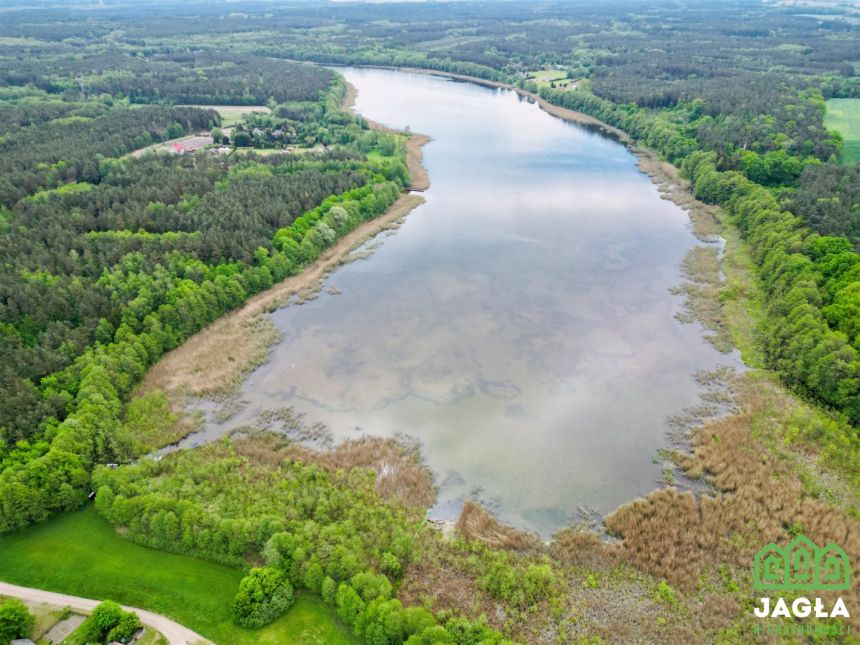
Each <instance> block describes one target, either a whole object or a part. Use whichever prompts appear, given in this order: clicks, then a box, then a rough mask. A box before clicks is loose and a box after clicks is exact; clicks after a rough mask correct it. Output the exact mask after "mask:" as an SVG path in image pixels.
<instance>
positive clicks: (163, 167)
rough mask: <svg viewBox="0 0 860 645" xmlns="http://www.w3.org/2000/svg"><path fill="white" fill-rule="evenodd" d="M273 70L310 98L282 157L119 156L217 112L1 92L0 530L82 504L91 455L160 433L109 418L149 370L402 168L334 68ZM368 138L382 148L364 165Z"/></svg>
mask: <svg viewBox="0 0 860 645" xmlns="http://www.w3.org/2000/svg"><path fill="white" fill-rule="evenodd" d="M294 70H300V73H297V74H296V75H295V78H293V77H292V73H293V71H294ZM314 75H316V77H315V78H314ZM308 79H312V80H313V83H311V84H310V85H308ZM279 82H282V83H286V85H285V87H287V86H289V87H290V88H294V89H291V90H290V92H292V93H291V94H290V96H291V97H292V98H295V97H299V96H304V95H305V94H306V93H307V92H310V91H312V89H313V88H315V89H316V94H315V100H313V101H311V102H308V101H304V102H298V103H296V102H295V101H292V102H290V103H288V104H287V105H286V106H285V107H282V108H278V109H276V110H275V112H276V114H281V115H283V116H281V117H279V118H278V126H279V127H280V128H287V127H291V128H293V129H295V130H297V131H300V132H302V141H301V142H300V144H299V149H298V150H297V151H295V152H294V153H293V154H291V155H286V156H285V155H270V156H266V157H259V158H257V157H254V156H247V155H246V156H241V155H234V156H230V157H226V158H225V157H222V156H211V155H206V154H199V155H194V156H190V155H186V156H182V155H170V154H157V153H155V154H144V155H142V156H129V155H127V154H126V153H128V152H130V151H132V150H135V149H139V148H143V147H145V146H148V145H149V144H151V143H153V142H159V141H164V140H166V139H171V138H175V137H180V136H182V135H184V134H186V133H195V132H198V131H200V130H203V131H205V132H208V130H209V128H211V127H213V126H217V125H219V124H220V119H219V116H218V114H217V112H215V111H212V110H205V109H198V108H190V107H181V108H180V107H170V106H147V107H135V106H131V105H129V104H128V103H127V102H124V101H121V100H120V101H115V102H111V101H107V102H106V101H101V100H98V101H93V102H89V103H87V102H82V101H81V99H82V98H83V97H80V96H76V97H73V98H72V99H71V102H70V103H69V104H68V105H65V104H63V103H60V104H59V105H63V106H64V108H63V109H59V108H56V105H57V104H55V103H50V104H49V105H51V106H54V107H48V108H46V109H44V110H43V109H41V108H39V107H38V106H39V102H38V101H32V100H31V97H29V98H28V99H27V100H16V99H12V100H10V101H9V102H8V103H9V105H7V106H6V109H7V112H8V113H9V114H11V115H14V116H15V124H14V128H10V129H9V130H8V132H7V134H6V135H5V136H4V138H3V139H2V142H0V146H2V150H3V155H2V172H0V177H2V180H0V182H2V187H3V191H2V204H3V205H2V209H3V210H2V226H3V236H2V239H0V247H2V249H0V253H2V257H3V268H2V271H0V274H2V277H0V294H2V298H0V317H2V346H0V347H2V349H0V351H2V358H3V360H2V369H0V372H2V374H0V387H2V391H3V399H4V405H3V407H2V411H0V464H2V474H0V482H1V483H0V490H2V493H0V510H1V511H2V512H0V525H2V526H3V528H4V529H8V528H12V527H16V526H22V525H24V524H27V523H29V522H32V521H35V520H38V519H40V518H43V517H45V515H46V514H47V513H49V512H50V511H52V510H56V509H62V508H69V507H72V506H74V505H76V504H77V503H79V502H80V500H82V499H84V498H85V496H86V494H87V493H88V492H89V491H88V489H89V484H88V473H89V471H90V470H91V468H92V467H93V465H94V464H95V463H99V462H104V461H109V460H115V459H127V458H129V457H132V456H134V455H136V454H140V451H142V450H148V449H151V448H153V447H156V446H152V445H143V444H141V441H140V440H139V438H135V437H127V436H125V435H123V433H122V432H121V429H120V428H119V426H118V425H117V424H118V420H119V418H118V417H119V413H120V411H121V406H122V401H123V400H124V399H125V397H126V396H127V395H128V394H129V393H130V391H131V388H132V387H133V386H134V385H135V384H136V383H137V381H138V380H139V379H140V377H141V376H142V375H143V373H144V372H145V370H146V368H147V367H148V366H149V365H151V364H152V363H153V362H155V361H156V360H157V359H158V357H159V356H160V355H161V354H163V353H164V352H165V351H167V350H169V349H171V348H173V347H175V346H177V345H178V344H179V343H180V342H181V341H182V340H183V339H184V338H187V337H188V336H189V335H191V334H192V333H194V332H195V331H197V330H198V329H200V328H201V327H202V326H204V325H206V324H207V323H209V322H211V321H212V320H214V319H215V318H217V317H218V316H219V315H220V314H221V313H223V312H225V311H227V310H229V309H231V308H234V307H236V306H237V305H239V304H241V303H242V302H243V301H244V300H245V299H246V298H247V297H248V296H250V295H251V294H254V293H256V292H258V291H261V290H263V289H265V288H267V287H269V286H271V285H272V284H273V283H274V282H277V281H280V280H282V279H283V278H284V277H286V276H288V275H293V274H295V273H297V272H299V271H300V270H301V269H302V267H303V266H304V265H306V264H307V263H309V262H312V261H313V260H314V259H315V258H316V257H317V256H318V255H319V254H320V252H321V251H322V249H324V248H326V247H327V246H329V245H330V244H332V243H333V242H334V240H336V239H337V238H338V237H339V236H340V235H342V234H343V233H345V232H346V231H348V230H350V229H352V228H354V227H355V226H356V225H357V224H358V223H360V222H361V221H362V220H364V219H367V218H371V217H373V216H375V215H378V214H379V213H381V212H382V211H384V210H385V208H386V207H387V206H389V205H390V204H391V203H392V202H393V201H394V200H395V199H396V197H397V195H398V193H399V189H400V187H401V186H403V185H404V184H406V183H407V182H408V175H407V173H406V171H405V166H404V165H403V163H402V162H401V161H400V160H399V159H398V158H397V157H396V155H397V154H399V153H397V146H396V145H394V144H393V143H392V140H391V138H390V137H389V135H384V134H382V133H378V132H371V131H369V130H368V129H367V125H366V123H364V122H363V121H360V120H358V119H355V118H353V117H350V116H347V115H346V114H344V113H342V112H340V111H339V109H337V105H338V103H339V101H340V96H341V95H342V92H343V85H342V84H341V83H339V82H338V83H335V82H333V76H332V74H331V73H329V72H327V71H325V70H317V69H316V68H310V67H307V66H300V65H296V66H286V67H285V68H281V70H280V71H279ZM28 87H29V89H28V92H29V93H32V92H31V91H30V90H31V88H32V86H28ZM219 87H220V86H217V85H216V86H213V88H212V90H213V91H215V92H220V91H221V89H218V88H219ZM309 87H310V88H312V89H308V88H309ZM320 88H322V90H321V89H320ZM243 91H244V90H237V92H239V93H241V92H243ZM25 94H26V92H25ZM234 96H238V94H236V95H234ZM216 97H217V99H218V100H222V99H223V98H224V96H223V95H220V94H216ZM210 98H211V97H210ZM273 105H274V106H275V107H276V108H277V104H273ZM66 108H68V109H66ZM84 114H87V115H88V116H84ZM386 137H388V138H386ZM329 144H332V146H334V147H329ZM380 146H382V147H383V148H385V150H380V149H379V148H380ZM302 148H303V149H304V150H305V151H306V152H305V153H301V149H302ZM371 150H375V151H377V152H378V153H379V154H378V155H377V156H376V157H375V158H374V160H373V161H371V162H369V161H368V160H367V157H366V156H365V155H366V153H367V152H370V151H371ZM385 153H387V156H386V154H385ZM335 205H338V206H339V208H337V209H335V210H334V211H333V212H332V215H331V216H329V213H330V212H331V211H332V209H333V208H334V206H335ZM285 230H289V231H290V233H289V234H285V233H280V235H276V233H278V232H279V231H285Z"/></svg>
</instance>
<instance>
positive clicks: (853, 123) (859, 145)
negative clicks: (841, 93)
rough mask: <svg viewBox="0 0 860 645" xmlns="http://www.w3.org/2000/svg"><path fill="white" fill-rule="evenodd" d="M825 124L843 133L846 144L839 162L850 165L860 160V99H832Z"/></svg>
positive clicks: (828, 105)
mask: <svg viewBox="0 0 860 645" xmlns="http://www.w3.org/2000/svg"><path fill="white" fill-rule="evenodd" d="M824 125H825V126H827V128H828V129H830V130H836V131H837V132H839V134H841V135H842V138H843V140H844V141H845V145H844V147H843V148H842V154H841V155H839V162H840V163H841V164H843V165H846V166H850V165H852V164H855V163H857V162H858V161H860V99H830V100H829V101H827V113H826V114H825V116H824Z"/></svg>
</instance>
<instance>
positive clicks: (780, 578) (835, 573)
mask: <svg viewBox="0 0 860 645" xmlns="http://www.w3.org/2000/svg"><path fill="white" fill-rule="evenodd" d="M753 586H754V587H755V588H756V589H758V590H760V591H770V590H777V589H792V590H800V591H816V590H827V589H850V588H851V563H850V562H849V561H848V556H847V555H846V553H845V551H844V550H843V549H842V548H841V547H840V546H837V545H836V544H833V543H830V544H828V545H827V546H825V547H824V548H820V547H818V546H817V545H816V544H815V542H813V541H812V540H810V539H809V538H808V537H806V536H805V535H798V536H797V537H796V538H794V539H793V540H792V541H791V542H789V543H788V544H787V545H786V546H785V548H782V547H780V546H778V545H776V544H774V543H772V542H771V543H770V544H767V545H765V546H764V547H763V548H761V549H759V551H758V552H757V553H756V554H755V559H754V564H753Z"/></svg>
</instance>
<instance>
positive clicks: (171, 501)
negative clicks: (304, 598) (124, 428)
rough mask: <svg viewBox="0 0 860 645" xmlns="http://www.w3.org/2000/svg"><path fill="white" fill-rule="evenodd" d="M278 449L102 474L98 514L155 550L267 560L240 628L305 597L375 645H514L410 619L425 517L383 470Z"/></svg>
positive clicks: (227, 446)
mask: <svg viewBox="0 0 860 645" xmlns="http://www.w3.org/2000/svg"><path fill="white" fill-rule="evenodd" d="M279 441H281V440H278V439H275V438H274V437H272V438H270V439H269V440H268V443H267V439H265V438H261V437H259V436H258V437H256V438H252V439H244V440H243V439H240V440H238V441H237V442H236V443H234V442H232V441H230V440H225V441H224V442H221V443H219V444H210V445H207V446H203V447H201V448H199V449H195V450H185V451H181V452H177V453H174V454H172V455H169V456H168V457H166V458H165V459H163V460H162V461H158V462H156V461H154V460H149V459H144V460H142V461H141V462H139V463H138V464H136V465H134V466H130V467H124V468H121V469H116V470H111V469H108V468H98V469H97V470H96V472H95V475H94V485H95V487H96V489H97V490H98V494H97V496H96V507H97V509H98V510H99V512H100V513H101V514H103V515H104V516H105V517H107V518H108V520H110V521H111V522H112V523H113V524H115V525H117V526H120V527H123V528H124V529H125V530H126V531H127V533H126V534H127V536H128V537H129V538H131V539H132V540H134V541H136V542H138V543H140V544H144V545H146V546H151V547H154V548H159V549H164V550H168V551H173V552H178V553H187V554H191V555H196V556H199V557H203V558H207V559H210V560H215V561H219V562H226V563H231V564H244V563H245V562H246V561H247V559H248V558H254V559H262V560H263V562H264V563H265V567H257V568H252V569H251V570H250V571H249V572H248V574H247V575H246V576H245V578H243V579H242V581H241V582H240V585H239V589H238V590H237V593H236V598H235V600H234V603H233V613H234V619H235V620H236V622H237V623H239V624H240V625H245V626H249V627H261V626H262V625H265V624H267V623H269V622H272V621H273V620H275V619H276V618H278V617H279V616H280V615H281V614H282V613H283V612H284V611H286V610H287V609H288V608H289V606H290V605H291V603H292V597H293V590H294V589H306V590H309V591H311V592H313V593H316V594H318V595H320V596H321V597H322V598H323V600H324V601H325V602H326V603H327V604H328V605H330V606H331V607H332V608H334V609H335V610H336V612H337V615H338V616H339V617H340V618H341V619H342V620H343V621H344V622H345V623H346V624H347V625H349V626H351V627H352V628H353V632H354V633H355V635H356V636H359V637H361V638H362V639H363V640H364V641H365V642H367V643H372V644H376V645H395V644H400V643H408V644H409V645H425V644H426V645H430V644H432V643H459V644H462V645H467V644H470V643H475V644H477V643H500V642H502V641H503V638H502V636H501V634H499V633H498V632H497V631H495V630H493V629H491V628H490V627H489V626H487V624H486V622H484V621H481V620H478V621H473V620H469V619H467V618H464V617H462V616H441V617H440V616H437V615H434V614H433V613H432V612H431V611H429V610H427V609H425V608H423V607H403V605H402V604H401V603H400V601H399V600H397V599H396V598H395V597H394V589H395V587H394V585H396V583H397V581H398V580H399V579H400V577H401V576H402V572H403V571H404V569H405V567H406V566H407V564H408V563H409V561H410V559H411V557H412V553H413V549H414V541H415V536H416V534H417V532H418V531H419V530H420V528H421V525H422V524H423V518H422V517H421V515H420V514H417V513H414V512H408V511H407V510H406V509H404V508H403V507H402V506H400V505H399V504H398V503H396V502H386V501H385V500H383V499H381V498H380V497H379V495H378V494H377V492H376V489H375V483H376V482H375V479H376V475H375V473H374V472H373V471H372V470H366V469H362V468H353V469H350V470H348V471H343V470H338V471H335V472H329V471H326V470H324V469H322V468H321V467H319V466H316V465H313V464H306V463H302V462H299V461H295V460H292V459H289V458H286V457H285V456H283V455H282V454H281V453H280V452H279V450H280V448H279V445H280V444H279ZM271 442H274V444H275V447H274V448H273V447H272V445H271ZM281 447H282V446H281ZM177 491H179V495H177V494H176V493H177ZM213 504H214V506H213ZM499 566H501V567H503V568H504V565H503V563H502V561H499ZM497 568H498V567H497ZM498 575H502V574H497V576H495V577H493V580H495V579H496V578H497V577H498Z"/></svg>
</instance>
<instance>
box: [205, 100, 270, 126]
mask: <svg viewBox="0 0 860 645" xmlns="http://www.w3.org/2000/svg"><path fill="white" fill-rule="evenodd" d="M188 107H199V108H203V109H204V110H215V111H216V112H217V113H218V114H220V115H221V127H222V128H228V127H230V126H231V125H236V124H237V123H239V121H241V120H242V119H244V118H245V116H246V115H248V114H251V113H253V112H262V113H264V114H268V113H269V112H271V110H270V109H269V108H268V106H265V105H191V106H188Z"/></svg>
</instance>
